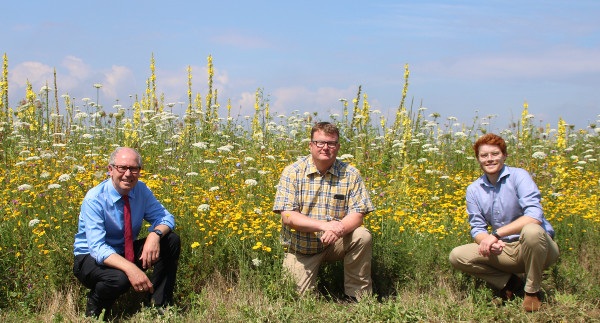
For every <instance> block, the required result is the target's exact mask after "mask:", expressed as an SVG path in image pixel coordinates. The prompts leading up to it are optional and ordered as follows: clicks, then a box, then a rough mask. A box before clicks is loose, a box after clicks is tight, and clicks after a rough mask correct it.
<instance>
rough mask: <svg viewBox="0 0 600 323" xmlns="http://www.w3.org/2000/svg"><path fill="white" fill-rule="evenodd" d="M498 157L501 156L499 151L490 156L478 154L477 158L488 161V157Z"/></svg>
mask: <svg viewBox="0 0 600 323" xmlns="http://www.w3.org/2000/svg"><path fill="white" fill-rule="evenodd" d="M500 155H502V152H501V151H493V152H492V153H491V154H488V153H485V154H479V158H481V159H488V157H492V158H498V157H499V156H500Z"/></svg>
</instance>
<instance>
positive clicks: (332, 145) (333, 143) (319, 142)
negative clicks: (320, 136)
mask: <svg viewBox="0 0 600 323" xmlns="http://www.w3.org/2000/svg"><path fill="white" fill-rule="evenodd" d="M312 143H313V144H315V146H317V148H323V147H325V145H327V147H329V148H331V149H333V148H335V147H337V145H338V144H339V142H337V141H322V140H313V141H312Z"/></svg>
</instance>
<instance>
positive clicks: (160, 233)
mask: <svg viewBox="0 0 600 323" xmlns="http://www.w3.org/2000/svg"><path fill="white" fill-rule="evenodd" d="M152 232H154V233H156V234H158V237H159V238H162V231H160V230H158V229H154V230H152Z"/></svg>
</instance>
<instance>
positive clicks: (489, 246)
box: [479, 234, 506, 257]
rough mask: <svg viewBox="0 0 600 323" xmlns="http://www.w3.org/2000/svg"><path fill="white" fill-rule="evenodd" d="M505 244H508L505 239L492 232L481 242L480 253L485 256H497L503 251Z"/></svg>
mask: <svg viewBox="0 0 600 323" xmlns="http://www.w3.org/2000/svg"><path fill="white" fill-rule="evenodd" d="M504 246H506V243H505V242H504V241H502V240H499V239H498V238H496V237H494V236H493V235H491V234H490V235H489V236H487V237H486V238H485V239H483V240H482V241H481V242H480V243H479V254H480V255H482V256H484V257H489V256H491V255H495V256H497V255H499V254H501V253H502V249H504Z"/></svg>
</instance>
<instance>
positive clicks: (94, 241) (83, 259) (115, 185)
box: [73, 147, 181, 317]
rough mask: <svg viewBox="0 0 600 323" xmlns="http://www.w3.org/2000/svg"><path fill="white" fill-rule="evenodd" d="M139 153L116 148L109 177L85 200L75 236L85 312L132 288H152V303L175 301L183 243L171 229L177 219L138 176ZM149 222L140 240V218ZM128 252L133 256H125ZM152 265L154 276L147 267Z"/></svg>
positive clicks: (104, 306)
mask: <svg viewBox="0 0 600 323" xmlns="http://www.w3.org/2000/svg"><path fill="white" fill-rule="evenodd" d="M141 168H142V158H141V156H140V154H139V153H138V152H137V151H136V150H134V149H131V148H124V147H120V148H117V149H116V150H115V151H114V152H113V153H112V154H111V156H110V158H109V165H108V170H109V173H110V178H108V179H106V180H104V181H103V182H102V183H100V184H98V185H97V186H96V187H94V188H92V189H91V190H90V191H89V192H88V193H87V194H86V196H85V198H84V199H83V203H82V205H81V212H80V214H79V227H78V232H77V234H76V235H75V243H74V256H75V259H74V264H73V273H74V275H75V276H76V277H77V278H78V279H79V281H81V283H83V284H84V285H85V286H86V287H88V288H90V292H89V294H88V300H87V307H86V316H92V317H98V316H99V315H100V314H101V312H102V310H103V309H105V310H109V309H110V307H111V305H112V304H113V303H114V301H115V300H116V299H117V298H118V297H119V295H121V294H123V293H125V292H126V291H127V290H128V289H129V287H133V288H134V289H135V291H137V292H140V293H150V295H151V301H152V304H153V305H154V306H157V307H159V308H162V307H163V306H166V305H169V304H171V303H172V301H173V290H174V286H175V277H176V272H177V265H178V261H179V253H180V248H181V242H180V239H179V236H178V235H177V234H175V233H174V232H173V230H174V228H175V218H174V217H173V215H172V214H171V213H169V212H168V211H167V210H166V209H165V208H164V206H163V205H162V204H161V203H160V202H159V201H158V200H156V198H155V197H154V195H153V194H152V192H151V191H150V189H149V188H148V187H147V186H146V184H144V183H143V182H141V181H139V176H140V171H141ZM126 201H128V202H127V203H128V204H129V210H128V212H127V213H129V214H130V219H131V221H130V222H131V225H130V237H131V240H130V242H131V243H130V244H129V245H130V249H129V250H131V251H126V246H125V245H126V239H125V236H126V225H125V216H126V215H125V213H126V211H125V209H126V207H125V204H126ZM143 220H146V221H147V222H148V223H149V224H150V228H149V231H150V233H149V234H148V236H147V237H146V238H143V239H139V240H137V237H138V235H139V233H140V230H141V227H142V222H143ZM127 257H129V258H131V260H128V259H126V258H127ZM151 266H154V274H153V276H152V281H150V279H149V278H148V276H146V274H145V273H144V271H145V270H146V269H148V268H150V267H151Z"/></svg>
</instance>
